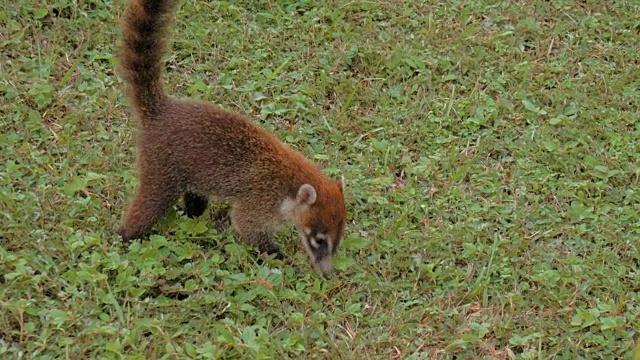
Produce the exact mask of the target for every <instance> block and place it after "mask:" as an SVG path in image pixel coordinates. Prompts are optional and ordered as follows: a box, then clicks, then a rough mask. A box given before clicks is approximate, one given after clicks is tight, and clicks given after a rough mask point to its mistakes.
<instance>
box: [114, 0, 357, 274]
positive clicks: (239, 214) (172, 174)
mask: <svg viewBox="0 0 640 360" xmlns="http://www.w3.org/2000/svg"><path fill="white" fill-rule="evenodd" d="M173 6H174V2H173V1H171V0H157V1H154V0H133V1H132V3H131V5H130V8H129V11H128V13H127V14H126V16H125V19H124V42H123V47H122V49H121V54H120V58H121V60H122V66H123V70H124V74H125V79H126V81H127V83H128V86H129V95H130V97H131V98H132V103H133V108H134V110H135V112H136V114H137V116H138V117H139V119H140V123H141V128H140V138H139V142H138V166H139V169H140V184H139V187H138V189H137V193H136V195H135V198H134V199H133V201H132V203H131V204H130V205H129V207H128V209H127V211H126V213H125V216H124V220H123V224H122V226H121V227H120V229H119V230H118V233H119V234H120V235H121V236H122V238H123V239H126V240H128V239H134V238H138V237H141V236H143V235H144V234H145V233H147V232H148V231H149V230H150V229H151V228H152V227H153V225H154V224H155V223H156V222H157V221H158V220H159V219H160V218H161V217H163V216H164V215H165V214H166V212H167V211H168V210H169V209H170V208H171V207H172V206H173V205H174V204H175V203H176V201H177V200H178V199H179V197H180V196H181V195H184V197H185V205H186V212H187V214H188V215H190V216H198V215H200V214H202V212H203V211H204V208H205V207H206V202H207V197H208V196H209V195H214V196H216V197H217V198H220V199H224V200H229V201H230V202H231V203H232V209H231V221H232V223H233V227H234V228H235V230H236V231H237V232H238V233H239V235H240V237H241V238H242V239H244V240H246V241H249V242H251V243H253V244H255V245H258V246H259V247H260V250H263V251H268V252H271V251H275V249H276V247H275V245H274V244H273V243H271V241H270V238H271V234H272V233H273V231H275V230H276V229H278V228H279V227H280V226H282V225H288V224H292V225H295V226H296V228H297V229H298V230H299V231H304V230H305V229H307V231H308V230H309V229H313V230H314V231H315V232H322V234H326V235H327V237H328V238H329V241H330V242H331V243H330V244H329V245H327V246H319V248H318V249H315V248H314V249H312V250H311V251H310V250H309V249H310V246H308V241H309V239H308V237H307V235H305V234H302V233H301V238H302V241H303V243H304V244H305V248H306V249H307V251H308V252H309V256H310V258H311V261H312V263H313V264H314V265H315V266H316V268H319V269H320V270H321V271H322V272H323V273H326V272H328V271H326V270H327V265H326V262H327V259H328V260H329V261H330V259H331V257H332V256H333V254H334V253H335V250H336V249H337V247H338V244H339V242H340V238H341V237H342V230H343V227H344V223H345V217H346V210H345V205H344V198H343V189H342V185H341V183H340V182H339V181H335V180H331V179H329V178H328V177H326V176H325V175H324V174H323V173H322V172H321V171H320V170H319V169H318V168H317V167H316V166H315V165H314V164H313V163H311V162H309V161H307V160H306V159H305V158H304V157H303V156H302V155H301V154H300V153H298V152H295V151H293V150H292V149H290V148H289V147H287V146H286V145H284V144H283V143H282V142H280V141H279V140H278V139H277V138H276V137H275V136H273V135H271V134H270V133H268V132H267V131H265V130H264V129H262V128H260V127H258V126H257V125H255V124H254V123H252V122H251V121H249V120H248V119H246V118H245V117H243V116H241V115H238V114H236V113H233V112H229V111H225V110H223V109H221V108H218V107H215V106H213V105H210V104H207V103H201V102H195V101H181V100H176V99H174V98H171V97H169V96H168V95H166V93H165V92H164V90H163V87H162V82H161V75H162V74H161V73H162V64H161V58H162V54H163V51H164V38H165V31H166V28H167V26H168V20H167V12H169V11H170V10H171V9H172V8H173ZM305 184H308V185H311V187H308V186H303V185H305ZM314 234H315V233H314ZM313 236H315V235H313ZM314 241H315V240H314ZM320 242H321V241H320ZM322 261H324V265H322V264H321V262H322ZM329 270H330V266H329Z"/></svg>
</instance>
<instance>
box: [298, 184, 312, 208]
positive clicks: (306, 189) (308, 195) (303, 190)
mask: <svg viewBox="0 0 640 360" xmlns="http://www.w3.org/2000/svg"><path fill="white" fill-rule="evenodd" d="M316 197H317V194H316V189H314V188H313V186H311V185H309V184H304V185H302V186H300V189H298V195H296V202H297V203H298V205H313V204H314V203H315V202H316Z"/></svg>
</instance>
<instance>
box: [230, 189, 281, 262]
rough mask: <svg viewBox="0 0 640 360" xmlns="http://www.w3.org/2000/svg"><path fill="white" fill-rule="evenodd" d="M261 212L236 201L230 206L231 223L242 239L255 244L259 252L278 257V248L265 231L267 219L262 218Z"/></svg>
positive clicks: (249, 205)
mask: <svg viewBox="0 0 640 360" xmlns="http://www.w3.org/2000/svg"><path fill="white" fill-rule="evenodd" d="M263 214H264V213H263V212H261V211H259V210H257V209H255V208H252V207H251V204H248V205H247V204H243V203H240V202H236V203H234V204H233V207H232V208H231V223H232V225H233V228H234V229H235V230H236V232H237V233H238V235H240V238H241V239H242V241H244V242H246V243H248V244H250V245H254V246H257V247H258V250H259V251H260V252H261V253H267V254H269V255H276V257H280V256H281V255H280V248H279V247H278V245H276V244H275V243H274V242H273V241H272V235H271V234H270V233H269V232H267V231H265V229H266V228H268V225H269V224H268V220H269V219H264V215H263Z"/></svg>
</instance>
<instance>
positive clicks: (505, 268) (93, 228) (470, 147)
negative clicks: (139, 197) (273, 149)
mask: <svg viewBox="0 0 640 360" xmlns="http://www.w3.org/2000/svg"><path fill="white" fill-rule="evenodd" d="M3 4H4V5H3V6H2V7H1V8H0V27H1V32H0V44H1V45H0V46H1V49H2V50H1V51H2V56H1V57H0V60H1V61H0V74H2V81H1V82H0V96H1V97H2V98H3V101H2V102H0V112H1V114H2V117H1V124H0V126H1V127H0V140H1V143H2V146H1V148H0V219H1V220H0V357H2V358H9V359H12V358H16V359H17V358H31V359H53V358H56V359H57V358H70V359H84V358H113V359H119V358H127V359H146V358H160V357H164V358H177V359H187V358H188V359H191V358H193V359H206V358H233V359H236V358H238V359H240V358H242V359H251V358H262V359H266V358H272V359H283V358H299V359H307V358H318V359H322V358H326V359H340V358H341V359H354V358H365V359H433V358H442V359H451V358H458V359H460V358H466V359H471V358H474V359H475V358H478V359H480V358H485V359H494V358H495V359H511V358H517V359H532V358H536V359H548V358H557V359H579V358H584V359H587V358H593V359H612V358H624V357H627V358H630V357H631V356H632V354H633V353H634V351H635V350H634V349H635V347H636V342H637V341H638V339H639V334H638V330H640V251H639V246H638V243H639V240H640V149H639V145H640V140H639V139H640V119H639V113H640V105H639V104H640V102H639V100H640V67H639V64H640V55H639V52H640V40H639V39H640V21H639V20H638V14H639V13H640V3H638V2H637V1H632V0H627V1H624V0H621V1H615V2H613V1H579V2H574V1H569V0H559V1H541V0H540V1H537V0H536V1H492V0H485V1H475V2H462V1H455V0H449V1H435V0H432V1H424V2H419V1H409V0H407V1H389V2H384V3H382V2H378V1H350V2H346V1H331V0H327V1H320V2H315V1H310V0H300V1H293V0H278V1H266V2H261V1H247V0H242V1H239V2H236V1H232V2H187V3H185V4H183V5H182V6H181V7H180V9H179V11H178V14H177V17H176V22H175V25H174V26H173V28H172V33H171V52H170V54H167V57H166V60H167V75H166V77H165V78H166V81H167V83H168V88H169V89H171V91H172V93H173V94H175V95H176V96H181V97H187V96H188V97H195V98H201V99H205V100H208V101H211V102H215V103H218V104H221V105H223V106H225V107H226V108H229V109H233V110H237V111H239V112H242V113H245V114H247V115H248V116H249V117H251V118H252V119H255V121H256V122H259V123H261V124H263V125H264V126H265V127H267V128H269V129H271V130H273V131H274V132H275V133H277V134H278V136H279V137H280V138H281V139H283V140H285V141H286V142H288V143H289V144H290V145H291V146H293V147H294V148H296V149H299V150H300V151H302V152H304V153H305V154H307V155H308V156H309V157H311V158H314V159H315V160H316V161H317V162H318V163H320V164H321V165H322V166H323V167H324V168H325V169H326V170H327V172H328V173H330V174H332V175H334V176H338V174H339V173H340V172H343V173H344V175H345V177H346V180H347V202H348V210H349V218H350V222H349V224H348V225H347V228H346V239H345V241H344V246H343V247H342V248H341V250H340V252H339V255H340V257H339V258H338V259H337V267H338V271H337V272H336V273H335V274H334V276H333V277H332V278H330V279H329V280H326V281H325V280H323V279H322V278H321V277H320V276H318V275H317V274H315V273H314V272H313V271H312V269H311V268H310V267H309V265H308V263H307V260H306V255H305V254H304V253H303V252H302V251H301V246H300V244H299V242H298V241H297V240H296V235H295V233H293V231H284V232H283V233H282V234H281V236H280V240H281V243H282V244H283V245H284V252H285V258H286V260H285V261H277V260H267V261H266V263H262V262H261V261H259V259H257V258H256V257H255V256H254V255H252V254H253V253H252V249H250V248H248V247H246V246H243V245H240V244H239V243H237V242H236V241H235V240H234V237H233V234H232V233H231V232H229V231H225V232H218V231H216V229H215V224H214V223H213V222H212V221H209V220H208V219H207V218H206V217H202V218H201V219H198V220H195V221H194V220H189V219H187V218H185V217H183V216H181V215H180V214H179V213H177V212H174V213H172V214H171V216H169V218H168V219H167V220H166V221H163V223H162V224H160V225H158V226H157V227H156V228H155V231H154V235H152V236H151V237H150V238H149V239H146V240H143V241H136V242H133V243H131V244H123V243H121V242H120V241H119V239H118V237H117V236H116V235H115V229H116V228H117V226H118V224H119V219H120V216H121V214H122V211H123V210H124V206H125V205H126V203H127V202H128V201H129V199H130V198H131V195H132V193H133V190H134V188H135V184H136V181H137V176H136V171H135V168H133V165H132V161H133V154H134V147H133V145H134V134H135V133H134V130H135V120H134V119H132V118H131V117H130V116H129V110H128V106H127V100H126V99H125V98H124V96H123V91H122V89H123V84H122V81H121V79H120V78H119V77H118V76H117V70H116V69H117V61H116V59H115V58H114V51H115V46H116V44H117V41H118V37H119V25H118V20H117V19H118V18H119V16H120V15H121V13H122V11H123V10H124V2H123V1H122V0H120V1H117V2H115V3H111V2H108V1H97V0H96V1H72V0H53V1H49V2H44V1H42V0H36V1H26V0H15V1H5V2H4V3H3Z"/></svg>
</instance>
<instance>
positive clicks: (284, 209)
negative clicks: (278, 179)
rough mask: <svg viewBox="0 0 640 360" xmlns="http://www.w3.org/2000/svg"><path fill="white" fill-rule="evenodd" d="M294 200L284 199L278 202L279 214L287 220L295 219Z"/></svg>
mask: <svg viewBox="0 0 640 360" xmlns="http://www.w3.org/2000/svg"><path fill="white" fill-rule="evenodd" d="M295 209H296V201H295V200H293V199H284V200H283V201H282V203H281V204H280V214H281V215H282V217H283V218H284V219H285V220H286V221H288V222H293V221H295Z"/></svg>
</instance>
